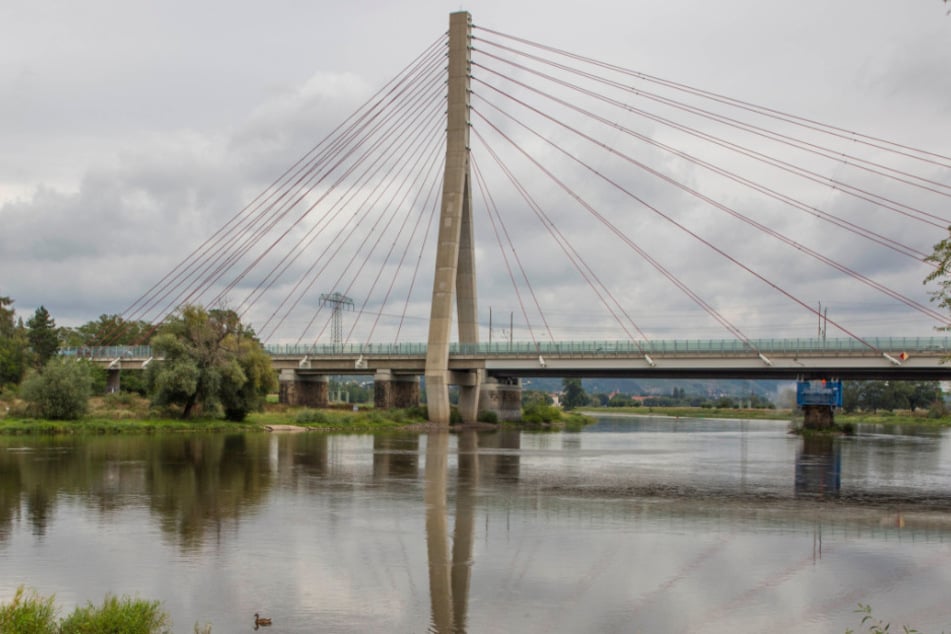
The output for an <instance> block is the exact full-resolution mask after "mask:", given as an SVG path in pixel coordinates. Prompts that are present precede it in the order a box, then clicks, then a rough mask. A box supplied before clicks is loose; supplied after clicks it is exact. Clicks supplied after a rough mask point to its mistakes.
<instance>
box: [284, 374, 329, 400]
mask: <svg viewBox="0 0 951 634" xmlns="http://www.w3.org/2000/svg"><path fill="white" fill-rule="evenodd" d="M279 381H280V393H279V397H278V400H279V401H280V402H281V404H283V405H294V406H298V407H299V406H303V407H327V405H328V404H329V403H330V399H329V390H328V387H329V385H328V383H329V381H328V379H327V377H326V376H324V375H322V374H300V373H299V372H298V371H297V370H281V374H280V378H279Z"/></svg>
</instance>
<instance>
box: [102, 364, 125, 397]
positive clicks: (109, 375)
mask: <svg viewBox="0 0 951 634" xmlns="http://www.w3.org/2000/svg"><path fill="white" fill-rule="evenodd" d="M121 376H122V370H119V369H118V368H110V369H108V370H106V394H113V393H115V392H118V391H119V386H120V378H121Z"/></svg>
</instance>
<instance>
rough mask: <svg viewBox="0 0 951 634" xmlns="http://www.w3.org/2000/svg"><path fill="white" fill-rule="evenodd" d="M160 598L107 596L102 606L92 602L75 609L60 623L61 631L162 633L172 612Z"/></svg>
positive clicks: (70, 633) (69, 633)
mask: <svg viewBox="0 0 951 634" xmlns="http://www.w3.org/2000/svg"><path fill="white" fill-rule="evenodd" d="M161 605H162V604H161V603H160V602H159V601H145V600H144V599H130V598H129V597H122V598H121V599H119V598H117V597H114V596H106V598H105V599H104V600H103V602H102V606H101V607H96V606H95V605H93V604H92V603H89V604H88V605H86V607H78V608H76V609H75V610H73V613H72V614H70V615H69V616H68V617H66V619H64V620H63V622H62V624H61V625H60V632H61V634H98V633H100V632H110V633H112V634H158V633H159V632H165V631H166V629H165V627H166V626H167V625H168V615H167V614H166V613H165V612H164V611H163V610H162V609H161Z"/></svg>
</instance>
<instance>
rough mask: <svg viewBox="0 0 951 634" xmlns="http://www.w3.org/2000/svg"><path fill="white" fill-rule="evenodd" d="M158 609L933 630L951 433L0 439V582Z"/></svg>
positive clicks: (313, 617) (478, 625)
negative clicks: (131, 600)
mask: <svg viewBox="0 0 951 634" xmlns="http://www.w3.org/2000/svg"><path fill="white" fill-rule="evenodd" d="M20 584H24V585H26V586H28V587H31V588H35V589H36V590H37V591H39V592H40V593H41V594H43V595H51V594H55V596H56V602H57V605H59V606H61V607H62V608H63V609H64V611H68V610H71V609H72V607H73V606H75V605H78V604H85V603H86V602H88V601H92V602H95V603H98V602H100V601H101V600H102V598H103V597H104V596H105V595H106V594H107V593H112V594H120V595H121V594H129V595H135V596H139V597H142V598H147V599H159V600H161V601H162V602H163V604H164V607H165V609H166V610H167V611H168V612H169V614H170V615H171V618H172V620H173V631H175V632H192V631H193V627H194V625H195V624H196V623H198V624H206V623H209V624H211V625H212V627H213V630H212V631H213V632H216V633H232V632H243V631H253V626H254V620H253V615H254V613H255V612H260V613H261V614H262V615H265V616H268V617H270V618H272V620H273V622H274V625H273V626H272V627H271V628H270V629H269V631H270V632H272V633H273V634H278V633H280V632H334V633H347V632H361V633H362V632H379V631H387V632H438V633H441V634H442V633H448V632H471V633H478V634H481V633H483V632H519V633H520V634H527V633H535V632H537V633H549V632H565V633H569V632H570V633H577V632H625V633H626V632H697V633H699V632H710V633H721V632H723V633H725V632H731V633H733V632H845V630H846V629H847V628H853V629H856V630H858V629H860V625H861V615H858V614H856V613H854V610H855V609H856V607H857V604H858V603H860V602H861V603H863V604H870V605H871V606H872V609H873V613H874V615H875V617H876V618H881V619H883V620H886V621H890V622H892V628H893V630H900V626H901V625H903V624H904V625H908V626H911V627H915V628H917V629H919V630H921V631H923V632H935V633H936V632H940V631H942V629H943V630H946V631H947V630H949V629H951V602H949V601H948V600H947V589H948V588H949V587H951V435H949V433H948V432H945V431H941V430H939V431H934V430H931V431H924V430H908V429H904V430H903V429H898V428H886V427H874V426H860V433H859V434H858V435H856V436H854V437H848V438H836V439H820V440H804V439H802V438H799V437H796V436H791V435H789V434H788V433H787V424H786V423H784V422H777V421H723V420H706V419H704V420H686V419H684V420H674V419H662V418H620V417H618V418H613V417H612V418H603V419H600V420H599V422H598V423H597V424H595V425H592V426H589V427H587V428H585V429H584V430H583V431H580V432H555V433H531V432H519V431H513V430H503V431H490V432H479V433H476V432H464V433H452V434H447V433H433V434H411V433H399V434H378V435H344V434H333V435H330V434H320V433H314V432H307V433H298V434H267V433H254V434H234V435H228V434H216V435H175V434H167V435H156V436H134V437H128V436H97V437H77V438H72V437H33V436H6V437H0V601H2V602H6V601H8V600H9V599H10V598H11V597H12V596H13V593H14V592H15V590H16V588H17V586H18V585H20Z"/></svg>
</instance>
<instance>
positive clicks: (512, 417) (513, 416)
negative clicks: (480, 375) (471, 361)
mask: <svg viewBox="0 0 951 634" xmlns="http://www.w3.org/2000/svg"><path fill="white" fill-rule="evenodd" d="M479 411H481V412H493V413H494V414H495V415H496V416H497V417H498V419H499V420H504V421H517V420H520V419H521V418H522V381H521V379H518V378H515V377H486V378H485V380H483V382H482V388H481V389H480V390H479Z"/></svg>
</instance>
